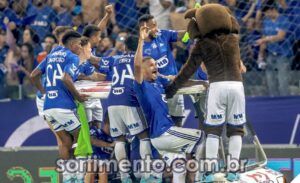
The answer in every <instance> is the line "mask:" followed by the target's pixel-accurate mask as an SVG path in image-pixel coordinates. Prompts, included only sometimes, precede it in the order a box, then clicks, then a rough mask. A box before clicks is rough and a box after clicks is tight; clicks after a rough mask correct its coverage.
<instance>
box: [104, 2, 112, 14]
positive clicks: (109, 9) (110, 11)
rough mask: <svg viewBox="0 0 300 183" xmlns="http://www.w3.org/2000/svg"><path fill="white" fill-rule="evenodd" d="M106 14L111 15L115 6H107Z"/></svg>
mask: <svg viewBox="0 0 300 183" xmlns="http://www.w3.org/2000/svg"><path fill="white" fill-rule="evenodd" d="M105 12H106V13H107V14H109V15H111V14H112V12H113V6H112V5H111V4H109V5H107V6H105Z"/></svg>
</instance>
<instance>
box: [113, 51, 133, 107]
mask: <svg viewBox="0 0 300 183" xmlns="http://www.w3.org/2000/svg"><path fill="white" fill-rule="evenodd" d="M133 65H134V54H133V53H128V54H124V55H120V56H119V57H117V58H116V59H115V61H114V64H113V73H114V74H113V77H112V88H111V91H110V95H109V105H110V106H111V105H124V106H133V107H134V106H139V104H138V101H137V98H136V96H135V92H134V89H133V81H134V75H133V73H134V71H133V70H134V66H133Z"/></svg>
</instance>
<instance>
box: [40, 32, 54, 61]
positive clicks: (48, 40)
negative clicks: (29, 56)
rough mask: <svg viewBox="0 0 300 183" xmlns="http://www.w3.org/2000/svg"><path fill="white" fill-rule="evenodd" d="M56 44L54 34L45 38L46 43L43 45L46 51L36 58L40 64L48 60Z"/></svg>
mask: <svg viewBox="0 0 300 183" xmlns="http://www.w3.org/2000/svg"><path fill="white" fill-rule="evenodd" d="M56 43H57V42H56V38H55V36H54V35H53V34H47V35H46V36H45V39H44V42H43V43H42V45H43V48H44V50H43V51H42V52H40V53H39V54H38V56H37V58H36V60H37V62H38V63H41V62H42V61H43V60H44V59H45V58H46V56H47V55H48V54H49V53H50V52H51V50H52V48H53V46H54V45H55V44H56Z"/></svg>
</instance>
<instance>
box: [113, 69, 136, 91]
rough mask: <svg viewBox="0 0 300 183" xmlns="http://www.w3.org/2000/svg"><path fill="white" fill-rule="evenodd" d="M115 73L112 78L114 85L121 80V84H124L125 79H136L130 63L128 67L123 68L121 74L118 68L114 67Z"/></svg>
mask: <svg viewBox="0 0 300 183" xmlns="http://www.w3.org/2000/svg"><path fill="white" fill-rule="evenodd" d="M113 70H114V75H113V78H112V85H113V86H114V85H115V84H117V83H118V82H119V81H120V85H124V81H125V79H132V80H134V76H133V72H132V69H131V67H130V65H129V64H126V69H123V70H122V72H121V76H120V75H119V73H118V71H117V68H116V67H113Z"/></svg>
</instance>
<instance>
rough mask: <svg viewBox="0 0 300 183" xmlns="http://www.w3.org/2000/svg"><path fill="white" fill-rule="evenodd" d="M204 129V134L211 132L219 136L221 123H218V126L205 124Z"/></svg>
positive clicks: (221, 127) (221, 128) (221, 130)
mask: <svg viewBox="0 0 300 183" xmlns="http://www.w3.org/2000/svg"><path fill="white" fill-rule="evenodd" d="M204 129H205V133H206V134H213V135H216V136H219V137H220V136H221V135H222V132H223V125H220V126H207V125H206V126H205V127H204Z"/></svg>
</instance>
